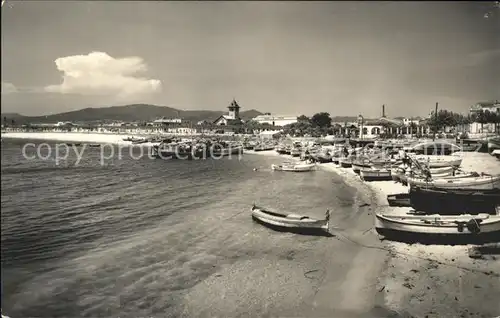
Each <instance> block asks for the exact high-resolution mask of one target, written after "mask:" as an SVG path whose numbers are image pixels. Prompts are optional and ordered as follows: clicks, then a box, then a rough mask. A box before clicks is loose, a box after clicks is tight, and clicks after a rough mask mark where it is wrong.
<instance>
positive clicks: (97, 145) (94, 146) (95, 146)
mask: <svg viewBox="0 0 500 318" xmlns="http://www.w3.org/2000/svg"><path fill="white" fill-rule="evenodd" d="M87 146H89V147H90V148H100V147H101V144H87Z"/></svg>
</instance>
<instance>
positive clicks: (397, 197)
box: [387, 193, 411, 207]
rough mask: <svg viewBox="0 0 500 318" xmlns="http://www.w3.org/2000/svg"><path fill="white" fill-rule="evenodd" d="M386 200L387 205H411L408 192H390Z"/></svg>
mask: <svg viewBox="0 0 500 318" xmlns="http://www.w3.org/2000/svg"><path fill="white" fill-rule="evenodd" d="M387 202H388V203H389V206H397V207H411V204H410V194H409V193H398V194H390V195H388V196H387Z"/></svg>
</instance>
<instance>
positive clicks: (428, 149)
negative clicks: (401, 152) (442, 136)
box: [408, 141, 462, 156]
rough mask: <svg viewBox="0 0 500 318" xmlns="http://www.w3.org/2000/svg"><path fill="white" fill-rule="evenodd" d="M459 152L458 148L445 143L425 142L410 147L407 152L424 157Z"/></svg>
mask: <svg viewBox="0 0 500 318" xmlns="http://www.w3.org/2000/svg"><path fill="white" fill-rule="evenodd" d="M461 150H462V149H461V148H460V147H459V146H457V145H455V144H453V143H450V142H447V141H425V142H421V143H418V144H416V145H414V146H412V147H410V149H408V152H410V153H414V154H416V155H426V156H448V155H451V154H453V153H455V152H459V151H461Z"/></svg>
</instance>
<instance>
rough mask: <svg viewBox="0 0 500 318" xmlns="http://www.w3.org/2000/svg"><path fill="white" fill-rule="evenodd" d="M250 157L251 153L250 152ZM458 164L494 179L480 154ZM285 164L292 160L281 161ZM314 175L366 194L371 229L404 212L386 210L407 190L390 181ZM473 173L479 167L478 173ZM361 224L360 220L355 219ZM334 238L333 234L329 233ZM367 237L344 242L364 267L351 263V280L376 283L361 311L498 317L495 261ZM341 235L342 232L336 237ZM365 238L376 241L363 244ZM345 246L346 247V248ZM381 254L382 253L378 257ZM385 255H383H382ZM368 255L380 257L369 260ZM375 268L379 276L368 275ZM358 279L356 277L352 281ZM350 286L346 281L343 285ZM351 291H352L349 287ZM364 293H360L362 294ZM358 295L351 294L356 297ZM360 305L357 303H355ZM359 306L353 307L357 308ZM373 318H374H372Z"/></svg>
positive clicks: (498, 169) (492, 162) (499, 270)
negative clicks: (361, 248) (378, 216)
mask: <svg viewBox="0 0 500 318" xmlns="http://www.w3.org/2000/svg"><path fill="white" fill-rule="evenodd" d="M252 153H255V152H252ZM255 154H259V155H266V156H280V155H278V154H277V153H276V152H274V151H266V152H258V153H255ZM461 155H462V156H463V161H462V165H461V168H462V169H464V170H469V171H477V172H479V173H481V172H485V173H490V174H499V173H500V164H499V163H498V160H497V159H496V158H495V157H493V156H491V155H489V154H484V153H475V152H471V153H461ZM282 157H284V158H286V160H290V159H296V158H292V157H290V156H282ZM319 167H320V169H323V170H327V171H330V172H333V173H336V174H339V175H341V176H343V177H344V181H345V182H346V183H347V184H348V185H351V186H353V187H357V188H359V189H367V190H369V193H370V194H371V195H370V194H368V192H364V193H365V195H364V198H365V200H366V202H369V203H368V204H369V205H370V207H371V208H370V209H369V210H368V211H367V214H370V216H369V217H368V219H370V220H371V222H372V224H371V226H372V227H373V216H372V215H371V214H372V213H370V212H375V211H377V212H381V211H383V212H385V213H397V214H399V213H406V212H408V211H409V210H410V208H401V207H389V206H388V203H387V199H386V198H387V195H390V194H395V193H403V192H406V191H408V188H407V187H405V186H403V185H401V184H399V183H395V182H394V181H377V182H363V181H362V180H361V179H360V178H359V176H358V175H357V174H355V173H354V172H353V170H352V169H351V168H341V167H339V166H338V165H336V164H334V163H326V164H321V165H319ZM477 167H482V168H481V169H480V170H478V169H477ZM357 222H360V223H365V222H366V220H363V219H358V220H357ZM332 232H333V233H334V234H335V230H333V231H332ZM370 232H371V233H370V234H371V235H370V236H367V235H366V234H362V233H356V232H355V231H351V233H349V234H350V235H349V239H352V240H354V241H356V242H357V243H360V244H366V245H367V248H366V249H365V252H364V253H363V254H362V255H359V258H360V259H359V260H358V261H360V262H361V263H362V262H365V264H370V266H369V267H368V268H367V267H366V266H364V267H363V269H361V268H360V269H358V270H357V272H356V269H355V268H356V263H353V264H352V265H353V272H352V273H355V275H356V277H358V278H357V279H358V280H359V279H360V278H359V277H363V279H364V280H365V284H366V281H374V280H375V281H376V288H374V289H373V288H372V289H371V291H372V292H374V293H376V295H375V297H374V298H368V299H371V300H370V301H367V300H366V299H367V298H366V297H365V298H364V299H365V303H364V306H369V303H370V302H371V305H372V306H373V308H378V310H377V309H374V310H373V311H371V313H372V314H374V315H379V314H380V317H389V316H390V317H497V316H498V315H500V303H499V302H498V295H499V294H500V258H498V257H496V256H493V255H491V256H485V258H484V259H472V258H470V257H469V256H468V248H470V247H471V246H472V245H466V246H463V245H462V246H451V245H422V244H411V245H410V244H406V243H399V242H383V243H382V242H381V241H380V240H379V239H380V238H382V237H379V236H378V235H377V234H376V232H375V230H374V229H372V230H371V231H370ZM337 234H340V237H341V236H342V234H345V232H342V233H337ZM366 237H371V238H372V239H373V238H375V239H376V240H371V241H370V240H367V239H366ZM346 244H349V243H348V242H346ZM384 250H385V251H384ZM386 251H387V253H386ZM374 254H378V255H379V256H380V255H384V257H378V258H374ZM373 261H382V262H384V264H383V265H382V266H380V265H379V264H374V263H373ZM374 268H381V271H380V272H378V271H374ZM358 275H360V276H358ZM348 281H351V278H349V279H348V280H346V282H348ZM352 288H354V289H355V287H353V286H352V285H351V290H352ZM363 291H364V292H365V293H366V289H365V290H363ZM363 291H361V290H356V292H353V293H352V295H353V296H354V295H355V294H356V293H360V295H361V294H362V292H363ZM356 299H357V301H358V302H361V300H360V297H358V298H356ZM358 305H359V304H358ZM377 317H378V316H377Z"/></svg>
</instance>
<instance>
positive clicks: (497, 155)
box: [491, 149, 500, 159]
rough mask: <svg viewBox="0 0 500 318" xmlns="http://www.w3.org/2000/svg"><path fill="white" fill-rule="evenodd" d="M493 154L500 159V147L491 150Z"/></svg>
mask: <svg viewBox="0 0 500 318" xmlns="http://www.w3.org/2000/svg"><path fill="white" fill-rule="evenodd" d="M491 154H492V155H493V156H495V157H497V159H500V149H495V150H493V151H492V152H491Z"/></svg>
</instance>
